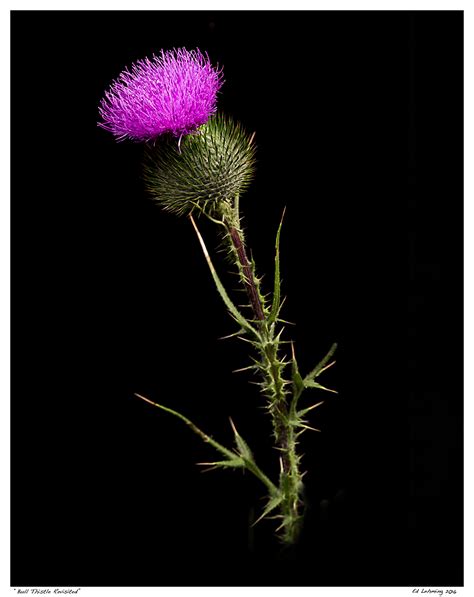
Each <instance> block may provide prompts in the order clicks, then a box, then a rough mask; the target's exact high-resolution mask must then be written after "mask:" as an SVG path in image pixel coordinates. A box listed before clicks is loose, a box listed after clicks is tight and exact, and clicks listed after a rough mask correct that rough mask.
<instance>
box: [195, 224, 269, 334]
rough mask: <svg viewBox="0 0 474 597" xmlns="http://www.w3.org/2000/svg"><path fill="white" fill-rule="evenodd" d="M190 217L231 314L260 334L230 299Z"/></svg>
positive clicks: (247, 329)
mask: <svg viewBox="0 0 474 597" xmlns="http://www.w3.org/2000/svg"><path fill="white" fill-rule="evenodd" d="M189 218H190V220H191V223H192V225H193V226H194V230H195V231H196V234H197V237H198V240H199V243H200V245H201V248H202V251H203V253H204V257H205V258H206V261H207V264H208V266H209V269H210V270H211V274H212V277H213V278H214V282H215V284H216V287H217V290H218V292H219V294H220V295H221V298H222V300H223V301H224V303H225V306H226V307H227V309H228V310H229V312H230V314H231V315H232V316H233V317H234V319H235V320H236V321H237V322H238V323H239V324H240V325H241V326H242V328H244V329H245V330H246V331H248V332H251V333H252V334H254V335H258V334H257V331H256V330H255V329H254V328H253V326H252V325H251V324H250V323H249V322H248V321H247V319H245V317H244V316H243V315H242V314H241V313H240V311H239V310H238V309H237V307H236V306H235V305H234V303H233V302H232V301H231V300H230V298H229V295H228V294H227V292H226V290H225V288H224V286H223V285H222V282H221V281H220V279H219V276H218V275H217V272H216V270H215V268H214V265H213V264H212V261H211V258H210V256H209V253H208V251H207V247H206V245H205V243H204V239H203V238H202V236H201V233H200V232H199V230H198V227H197V226H196V223H195V222H194V220H193V217H192V216H191V215H190V216H189Z"/></svg>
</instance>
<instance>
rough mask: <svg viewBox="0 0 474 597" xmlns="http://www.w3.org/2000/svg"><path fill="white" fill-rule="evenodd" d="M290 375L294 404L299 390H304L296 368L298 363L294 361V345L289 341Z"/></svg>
mask: <svg viewBox="0 0 474 597" xmlns="http://www.w3.org/2000/svg"><path fill="white" fill-rule="evenodd" d="M291 376H292V379H293V395H294V402H295V406H296V401H297V400H298V398H299V396H300V395H301V392H302V391H303V390H304V388H305V384H304V381H303V378H302V377H301V374H300V372H299V369H298V363H297V361H296V355H295V347H294V344H293V343H291Z"/></svg>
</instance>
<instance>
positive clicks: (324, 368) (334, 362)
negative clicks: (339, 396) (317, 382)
mask: <svg viewBox="0 0 474 597" xmlns="http://www.w3.org/2000/svg"><path fill="white" fill-rule="evenodd" d="M335 364H336V361H333V362H332V363H329V365H326V367H323V368H322V369H321V371H320V372H319V373H318V377H319V375H321V373H322V372H323V371H326V369H329V367H332V366H333V365H335ZM333 391H334V390H333Z"/></svg>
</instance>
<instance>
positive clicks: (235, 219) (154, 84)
mask: <svg viewBox="0 0 474 597" xmlns="http://www.w3.org/2000/svg"><path fill="white" fill-rule="evenodd" d="M221 84H222V71H221V70H219V69H217V68H215V67H213V66H212V65H211V63H210V61H209V58H208V57H207V56H204V55H203V54H202V53H201V52H200V51H199V50H195V51H192V52H189V51H187V50H185V49H179V50H171V51H166V52H164V51H162V52H161V55H160V56H159V57H156V56H154V57H153V58H152V59H151V60H149V59H145V60H142V61H139V62H138V63H136V64H134V65H133V66H132V68H131V70H126V71H124V72H123V73H122V74H121V75H120V76H119V78H118V79H117V80H116V81H114V82H113V83H112V85H111V87H110V89H109V91H108V92H106V94H105V97H104V99H103V100H102V103H101V106H100V109H99V111H100V115H101V118H102V121H101V122H100V123H99V125H100V126H102V127H103V128H105V129H106V130H109V131H111V132H112V133H113V134H114V135H115V136H116V138H117V139H118V140H122V139H124V138H129V139H132V140H135V141H142V142H145V158H144V180H145V184H146V188H147V190H148V192H149V194H150V195H151V197H152V198H153V199H154V200H155V201H156V202H157V203H158V204H159V205H160V206H162V207H163V208H164V209H165V210H167V211H169V212H171V213H174V214H176V215H178V216H187V217H188V218H189V220H190V222H191V224H192V226H193V227H194V230H195V232H196V235H197V238H198V240H199V243H200V246H201V249H202V252H203V254H204V257H205V259H206V261H207V264H208V266H209V270H210V273H211V276H212V278H213V280H214V283H215V286H216V288H217V291H218V293H219V294H220V296H221V298H222V300H223V302H224V305H225V307H226V308H227V311H228V313H229V315H230V316H231V317H232V319H233V320H234V322H235V324H236V330H235V332H234V333H233V334H231V336H228V337H229V338H230V337H236V338H238V339H240V340H242V341H244V342H246V343H247V345H248V346H249V348H250V352H251V354H250V355H249V365H248V366H247V367H245V368H244V369H241V370H240V371H249V372H250V373H253V374H256V375H257V376H258V380H259V381H258V385H259V388H260V393H261V398H260V399H259V404H257V405H256V406H264V408H265V409H266V412H267V413H268V416H269V417H270V419H271V423H272V428H273V437H272V441H271V442H269V444H270V445H272V446H273V447H274V448H276V449H277V452H276V453H277V457H278V459H279V471H280V473H279V478H278V479H274V480H272V479H270V477H269V476H267V475H266V474H265V473H264V472H263V471H262V470H261V468H260V467H259V466H258V464H257V462H256V459H255V456H254V454H253V453H252V451H251V449H250V448H249V446H248V444H247V442H246V441H245V440H244V439H243V438H242V436H241V435H240V434H239V432H238V431H237V429H236V427H235V425H234V423H233V422H232V419H231V426H232V431H233V436H234V446H233V447H231V448H228V447H225V446H223V445H222V444H220V443H218V442H217V441H215V440H214V439H213V438H212V437H211V436H210V435H208V434H207V433H205V432H204V431H202V430H201V429H200V428H199V427H198V426H196V425H195V424H194V423H193V422H191V421H190V420H189V419H188V418H187V417H186V416H184V415H183V414H181V413H178V412H176V411H175V410H174V409H173V408H171V406H165V405H163V404H159V403H157V402H154V401H152V400H150V399H149V398H147V397H145V396H142V395H140V394H136V396H137V397H138V398H141V399H142V400H144V401H145V402H147V403H149V404H151V405H153V406H155V407H157V408H159V409H161V410H162V411H165V412H167V413H170V414H172V415H174V416H175V417H178V418H180V419H181V420H182V421H184V422H185V423H186V424H187V425H188V426H189V427H190V428H191V430H192V431H194V432H195V433H196V434H197V435H199V436H200V437H201V438H202V439H203V440H204V441H205V442H206V443H208V444H209V445H210V446H212V448H213V449H214V450H215V451H216V452H217V453H218V458H217V459H215V460H213V461H211V462H206V463H199V464H202V465H204V466H210V467H211V468H216V469H219V468H222V469H243V470H247V471H248V472H249V473H252V474H253V475H255V477H257V478H258V479H259V480H260V481H261V482H262V483H263V485H264V486H265V490H266V496H267V501H266V505H265V507H264V508H263V511H262V513H261V515H260V517H259V519H258V520H261V519H262V518H274V519H277V520H278V525H277V528H276V532H277V534H278V536H279V538H280V539H281V540H282V541H283V542H284V543H285V544H292V543H294V542H295V541H296V540H297V538H298V535H299V532H300V530H301V525H302V522H303V516H304V504H303V499H302V494H303V475H304V472H303V470H302V462H301V459H302V455H301V453H300V450H299V447H300V446H299V440H300V437H301V435H302V434H303V433H304V432H305V431H307V430H314V431H319V429H316V428H315V427H313V426H312V425H311V424H310V417H312V416H313V412H312V411H313V410H314V409H316V408H317V407H319V406H320V405H321V404H323V401H321V400H320V401H316V402H315V403H313V404H311V405H309V406H308V405H304V404H303V403H302V396H303V393H304V392H305V391H306V390H320V391H325V392H335V391H334V390H331V389H329V388H327V387H325V386H323V385H321V384H320V383H319V377H320V376H321V374H322V373H324V371H326V370H327V369H328V368H329V367H331V366H332V365H333V364H334V362H335V361H333V360H332V357H333V355H334V352H335V350H336V344H333V345H332V346H331V348H330V349H329V351H328V353H327V354H326V356H324V358H323V359H322V360H321V361H320V362H319V363H318V364H317V365H316V366H315V367H314V368H313V369H312V370H311V371H310V372H309V373H308V374H307V375H306V376H303V375H301V373H300V371H299V367H298V364H297V360H296V356H295V350H294V345H293V343H292V342H290V341H288V340H283V337H282V336H283V331H284V327H283V324H285V323H286V322H285V321H284V320H283V319H282V318H281V310H282V304H283V300H282V295H281V279H280V234H281V229H282V223H283V216H282V219H281V221H280V224H279V226H278V229H277V232H276V241H275V267H274V275H273V289H272V291H271V292H269V293H265V292H264V291H263V290H262V278H261V277H260V276H259V275H258V273H257V268H256V265H255V262H254V260H253V259H250V258H249V257H248V255H249V252H248V247H247V243H246V239H245V235H244V230H243V226H242V220H241V215H240V205H239V199H240V197H241V195H242V194H243V193H244V191H245V190H246V188H247V187H248V185H249V184H250V182H251V180H252V177H253V175H254V172H255V157H256V147H255V143H254V135H251V136H250V135H248V134H247V133H246V131H245V130H244V129H243V127H242V126H241V125H240V124H239V123H237V122H234V121H233V120H232V118H230V117H228V116H224V115H222V114H220V113H216V100H217V93H218V91H219V89H220V87H221ZM193 216H205V217H206V218H208V219H209V220H210V221H211V222H213V223H214V224H215V226H216V229H217V231H218V234H219V237H220V239H221V242H222V243H223V244H224V245H225V247H226V248H227V251H228V253H229V256H230V259H231V262H232V263H233V265H234V267H235V269H236V272H237V274H238V278H239V283H240V285H241V287H242V289H243V290H244V291H245V293H246V296H247V305H244V306H240V307H237V306H236V305H235V303H234V302H233V300H232V298H231V297H230V295H229V293H228V292H227V291H226V289H225V288H224V286H223V284H222V282H221V280H220V278H219V275H218V273H217V270H216V268H215V266H214V263H213V261H212V259H211V257H210V254H209V252H208V250H207V247H206V244H205V242H204V239H203V237H202V236H201V233H200V231H199V229H198V227H197V225H196V221H195V218H194V217H193ZM288 345H290V347H291V348H290V349H289V350H285V348H288ZM257 522H258V521H257Z"/></svg>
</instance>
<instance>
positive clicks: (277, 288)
mask: <svg viewBox="0 0 474 597" xmlns="http://www.w3.org/2000/svg"><path fill="white" fill-rule="evenodd" d="M285 210H286V207H285V209H284V210H283V213H282V215H281V220H280V225H279V226H278V230H277V234H276V240H275V275H274V283H273V302H272V310H271V311H270V315H269V317H268V322H269V323H270V324H271V323H273V322H274V321H275V320H276V318H277V317H278V314H279V312H280V307H281V303H280V300H281V299H280V296H281V294H280V293H281V281H280V234H281V227H282V225H283V218H284V217H285Z"/></svg>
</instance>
